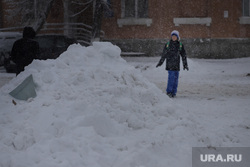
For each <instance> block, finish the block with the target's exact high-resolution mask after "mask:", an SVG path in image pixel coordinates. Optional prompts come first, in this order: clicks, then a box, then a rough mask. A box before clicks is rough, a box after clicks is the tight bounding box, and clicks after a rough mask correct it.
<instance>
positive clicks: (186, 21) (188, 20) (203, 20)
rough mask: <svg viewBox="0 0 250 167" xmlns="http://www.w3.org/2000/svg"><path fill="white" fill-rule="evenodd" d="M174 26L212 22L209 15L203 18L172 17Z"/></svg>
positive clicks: (208, 24) (208, 23)
mask: <svg viewBox="0 0 250 167" xmlns="http://www.w3.org/2000/svg"><path fill="white" fill-rule="evenodd" d="M173 21H174V24H175V26H179V25H180V24H206V26H210V24H211V23H212V18H211V17H204V18H174V20H173Z"/></svg>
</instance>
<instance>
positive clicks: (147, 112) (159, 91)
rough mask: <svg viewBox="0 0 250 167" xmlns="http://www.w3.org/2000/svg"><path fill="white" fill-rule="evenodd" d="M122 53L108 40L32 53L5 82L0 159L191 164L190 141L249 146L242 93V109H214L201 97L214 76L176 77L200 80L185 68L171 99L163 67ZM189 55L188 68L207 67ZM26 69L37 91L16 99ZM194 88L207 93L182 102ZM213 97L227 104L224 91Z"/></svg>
mask: <svg viewBox="0 0 250 167" xmlns="http://www.w3.org/2000/svg"><path fill="white" fill-rule="evenodd" d="M120 53H121V50H120V48H118V47H117V46H114V45H112V44H111V43H101V42H100V43H94V44H93V46H90V47H83V46H81V45H76V44H75V45H71V46H70V47H69V48H68V50H67V51H66V52H64V53H63V54H62V55H61V56H60V57H59V58H58V59H56V60H46V61H40V60H35V61H33V63H32V64H30V65H29V66H28V67H26V69H25V72H23V73H21V74H20V75H18V76H17V77H15V78H13V79H12V80H11V81H10V82H9V83H8V84H6V85H4V86H3V87H2V88H1V89H0V91H1V95H0V106H1V109H0V167H28V166H30V167H165V166H174V167H183V166H190V167H191V161H192V147H195V146H196V147H197V146H200V147H221V146H230V147H244V146H250V143H249V138H250V135H249V134H250V133H249V128H250V123H249V118H250V117H249V104H248V103H245V102H246V101H247V100H246V99H249V95H248V94H246V95H244V97H243V102H242V104H243V106H238V107H239V108H240V107H243V109H242V108H241V109H239V110H237V109H236V108H237V107H235V109H230V108H229V107H231V106H229V107H228V108H226V109H229V110H220V108H219V109H218V110H215V109H216V108H215V107H213V106H209V105H207V103H206V102H208V103H209V102H211V101H213V102H214V100H213V98H212V97H213V96H212V95H213V94H212V93H213V91H214V90H213V89H212V87H210V86H211V85H212V86H214V87H216V84H215V85H214V84H213V83H212V80H211V85H208V86H207V87H206V86H205V90H202V88H200V87H198V86H199V83H196V85H197V87H195V88H193V87H191V86H188V85H185V84H184V83H183V85H182V84H181V82H184V80H185V79H187V81H189V82H188V84H192V83H194V82H195V81H200V84H202V82H203V81H202V79H203V78H201V79H195V77H197V75H194V76H192V75H188V72H187V73H186V74H187V76H186V77H188V78H185V73H184V72H183V74H181V76H180V85H179V90H180V92H179V94H182V95H180V96H179V97H178V94H177V98H176V99H170V98H168V96H166V94H165V93H164V89H165V88H164V86H165V82H164V81H165V80H166V78H167V73H166V72H165V71H164V69H162V68H163V67H162V68H158V69H156V68H155V65H156V63H157V62H155V63H153V64H152V63H147V62H143V63H139V64H138V65H137V67H136V68H134V66H132V65H133V63H127V61H125V60H124V59H122V58H121V57H120ZM248 60H249V59H248ZM189 62H190V64H189V66H190V72H189V74H193V72H192V70H197V72H196V73H199V74H200V75H199V76H198V77H201V76H202V74H203V73H205V71H200V72H199V68H198V67H199V66H198V67H197V69H196V68H193V69H192V67H194V66H196V65H199V63H196V62H194V61H189ZM131 64H132V65H131ZM200 69H202V68H200ZM203 69H204V68H203ZM210 70H213V69H210ZM30 74H32V75H33V78H34V82H35V84H36V92H37V97H36V98H34V99H29V100H28V101H19V100H15V101H16V103H17V104H16V105H14V104H13V103H12V100H13V98H12V97H11V96H10V95H9V94H8V93H9V92H10V91H11V90H13V89H14V88H15V87H16V86H17V85H18V84H20V83H21V82H22V81H23V80H24V79H25V78H26V77H27V76H29V75H30ZM190 77H191V79H190ZM149 79H151V81H149ZM211 79H218V78H212V76H211ZM239 79H240V78H239ZM243 80H244V81H242V80H241V81H240V80H239V81H238V82H240V83H243V84H246V85H247V84H249V78H248V77H245V78H244V79H243ZM234 81H236V80H235V79H234ZM228 82H231V81H230V78H229V80H228ZM216 83H218V82H216ZM223 84H230V83H223ZM241 85H242V84H241ZM185 86H187V87H186V88H187V90H184V87H185ZM209 88H211V90H212V92H209V91H208V90H209ZM221 88H223V86H221ZM196 89H201V93H202V92H203V93H204V91H207V92H208V94H206V95H207V96H208V97H205V100H204V99H197V100H196V102H197V103H195V104H193V105H192V106H193V107H191V108H190V107H187V106H188V104H189V103H190V101H188V98H189V96H190V97H191V98H192V99H194V98H195V96H196V94H195V93H194V92H196V91H197V90H196ZM242 89H243V88H242ZM232 90H233V88H232ZM217 91H218V90H217ZM246 91H248V93H249V90H246ZM241 93H244V91H243V90H242V92H241ZM197 97H199V95H198V96H197ZM245 97H246V99H244V98H245ZM235 99H236V98H233V99H232V100H230V102H233V101H234V100H235ZM217 100H218V102H216V104H219V103H221V105H222V106H224V105H226V104H225V100H224V101H223V98H221V99H217ZM238 101H239V100H238ZM238 101H237V100H236V102H235V103H233V104H240V103H238ZM245 104H248V106H244V105H245ZM232 106H233V105H232ZM209 107H211V108H210V109H209ZM210 110H211V112H209V111H210ZM218 112H221V113H219V114H218ZM204 115H205V116H204ZM231 117H232V118H231Z"/></svg>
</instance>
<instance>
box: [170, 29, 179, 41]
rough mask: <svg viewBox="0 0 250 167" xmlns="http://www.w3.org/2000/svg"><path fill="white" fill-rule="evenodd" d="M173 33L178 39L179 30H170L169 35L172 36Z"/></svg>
mask: <svg viewBox="0 0 250 167" xmlns="http://www.w3.org/2000/svg"><path fill="white" fill-rule="evenodd" d="M173 35H175V36H177V38H178V40H180V35H179V31H177V30H174V31H172V32H171V37H172V36H173Z"/></svg>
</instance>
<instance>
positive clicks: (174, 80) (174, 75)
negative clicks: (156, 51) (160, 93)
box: [166, 71, 179, 96]
mask: <svg viewBox="0 0 250 167" xmlns="http://www.w3.org/2000/svg"><path fill="white" fill-rule="evenodd" d="M178 79H179V71H168V86H167V89H166V92H167V94H172V95H173V96H175V95H176V93H177V87H178Z"/></svg>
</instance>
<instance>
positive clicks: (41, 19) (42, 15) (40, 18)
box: [33, 0, 54, 32]
mask: <svg viewBox="0 0 250 167" xmlns="http://www.w3.org/2000/svg"><path fill="white" fill-rule="evenodd" d="M53 3H54V0H50V1H49V2H48V4H47V5H46V6H44V9H43V10H42V11H39V13H38V14H37V20H36V21H35V22H34V24H33V28H34V30H35V31H36V32H39V31H40V29H41V28H42V26H43V24H44V23H45V21H46V19H47V17H48V14H49V12H50V10H51V8H52V5H53Z"/></svg>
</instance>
